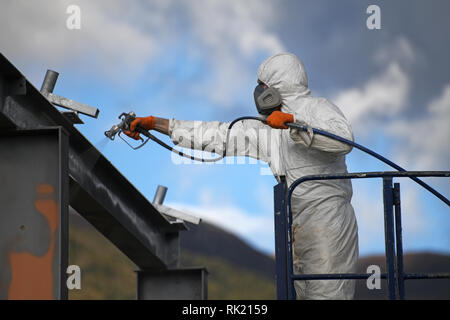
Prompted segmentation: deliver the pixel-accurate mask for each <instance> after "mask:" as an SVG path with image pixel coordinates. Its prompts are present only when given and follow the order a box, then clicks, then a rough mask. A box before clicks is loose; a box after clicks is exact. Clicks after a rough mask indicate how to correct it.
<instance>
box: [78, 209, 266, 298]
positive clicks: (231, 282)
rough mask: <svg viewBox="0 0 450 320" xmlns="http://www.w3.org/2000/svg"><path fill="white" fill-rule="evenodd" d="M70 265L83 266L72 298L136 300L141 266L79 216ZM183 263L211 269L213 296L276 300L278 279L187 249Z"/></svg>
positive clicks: (211, 291)
mask: <svg viewBox="0 0 450 320" xmlns="http://www.w3.org/2000/svg"><path fill="white" fill-rule="evenodd" d="M70 219H71V221H70V222H71V223H70V232H69V235H70V240H69V264H76V265H78V266H80V268H81V290H71V291H69V299H89V300H90V299H135V298H136V277H135V273H134V271H135V270H137V267H136V266H135V265H134V264H133V263H132V262H131V261H130V260H129V259H128V258H127V257H126V256H125V255H123V254H122V253H121V252H120V251H119V250H118V249H116V248H115V247H114V246H113V245H112V244H111V243H109V241H108V240H106V239H105V238H104V237H103V236H102V235H101V234H100V233H98V232H97V231H96V230H95V229H94V228H93V227H91V226H90V225H89V224H88V223H87V222H85V221H84V220H82V218H80V217H78V216H74V215H71V217H70ZM181 261H182V265H183V266H205V267H206V268H207V269H208V272H209V275H208V298H209V299H274V298H275V282H274V281H273V280H272V279H269V278H267V277H264V276H260V275H259V274H255V273H254V272H252V271H250V270H248V269H245V268H242V267H238V266H236V265H233V264H232V263H230V262H228V261H226V260H225V259H221V258H217V257H211V256H208V255H203V254H198V253H193V252H190V251H189V252H188V251H184V252H182V257H181Z"/></svg>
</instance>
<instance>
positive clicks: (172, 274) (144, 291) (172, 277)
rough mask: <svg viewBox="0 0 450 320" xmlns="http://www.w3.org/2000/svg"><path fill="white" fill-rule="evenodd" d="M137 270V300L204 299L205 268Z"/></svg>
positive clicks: (205, 286)
mask: <svg viewBox="0 0 450 320" xmlns="http://www.w3.org/2000/svg"><path fill="white" fill-rule="evenodd" d="M136 272H137V279H138V282H137V299H138V300H154V299H157V300H206V299H207V288H208V285H207V276H208V272H207V271H206V269H205V268H187V269H174V270H162V271H147V270H141V271H136Z"/></svg>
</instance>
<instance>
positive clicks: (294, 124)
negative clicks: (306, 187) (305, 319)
mask: <svg viewBox="0 0 450 320" xmlns="http://www.w3.org/2000/svg"><path fill="white" fill-rule="evenodd" d="M242 120H257V121H261V122H263V123H266V121H265V120H264V119H262V118H259V117H252V116H245V117H239V118H237V119H235V120H233V121H232V122H230V125H229V126H228V130H227V137H226V140H225V147H224V150H223V153H222V155H221V156H219V157H218V158H213V159H204V158H197V157H194V156H190V155H187V154H185V153H183V152H181V151H179V150H176V149H175V148H173V147H171V146H169V145H167V144H166V143H164V142H163V141H161V140H160V139H158V138H157V137H155V136H154V135H152V134H151V133H150V132H148V131H147V130H144V129H141V128H136V131H139V132H140V133H142V134H143V135H145V136H146V137H148V138H150V139H152V140H153V141H155V142H156V143H158V144H159V145H160V146H162V147H164V148H166V149H168V150H170V151H172V152H175V153H176V154H178V155H179V156H182V157H185V158H188V159H191V160H194V161H200V162H216V161H219V160H222V159H223V158H224V157H225V156H226V145H228V140H229V136H230V131H231V128H232V127H233V126H234V124H235V123H236V122H239V121H242ZM286 125H287V126H288V127H290V128H294V129H298V130H302V131H307V130H308V128H307V127H306V126H304V125H299V124H296V123H287V124H286ZM312 131H313V133H315V134H320V135H323V136H325V137H328V138H330V139H334V140H337V141H340V142H342V143H345V144H347V145H350V146H352V147H355V148H357V149H359V150H361V151H363V152H365V153H367V154H369V155H371V156H373V157H375V158H377V159H378V160H380V161H382V162H384V163H386V164H387V165H389V166H391V167H393V168H394V169H396V170H398V171H400V172H406V170H405V169H403V168H402V167H400V166H399V165H397V164H396V163H394V162H392V161H390V160H389V159H387V158H385V157H383V156H382V155H380V154H378V153H376V152H375V151H372V150H370V149H368V148H366V147H364V146H362V145H360V144H358V143H356V142H353V141H350V140H347V139H345V138H342V137H340V136H337V135H335V134H332V133H330V132H327V131H324V130H320V129H316V128H312ZM410 178H411V179H412V180H413V181H415V182H416V183H418V184H419V185H421V186H422V187H424V188H425V189H426V190H428V191H429V192H431V193H432V194H434V195H435V196H436V197H437V198H439V199H440V200H442V201H443V202H444V203H446V204H447V205H448V206H450V201H449V200H448V199H447V198H446V197H444V196H443V195H442V194H441V193H439V192H438V191H436V190H435V189H434V188H432V187H431V186H429V185H428V184H427V183H425V182H423V181H422V180H420V179H419V178H417V177H410Z"/></svg>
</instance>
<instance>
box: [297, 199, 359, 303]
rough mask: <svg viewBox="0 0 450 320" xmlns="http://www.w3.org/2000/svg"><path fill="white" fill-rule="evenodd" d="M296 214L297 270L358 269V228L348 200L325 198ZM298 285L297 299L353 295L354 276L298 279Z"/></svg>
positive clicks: (353, 270)
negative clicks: (332, 278) (325, 200)
mask: <svg viewBox="0 0 450 320" xmlns="http://www.w3.org/2000/svg"><path fill="white" fill-rule="evenodd" d="M293 207H295V206H293ZM294 216H295V219H294V224H293V240H294V250H293V252H294V272H295V273H299V274H302V273H303V274H318V273H354V272H356V262H357V259H358V232H357V224H356V218H355V215H354V212H353V208H352V206H351V204H350V203H349V202H348V201H345V200H341V199H337V200H332V201H327V202H323V203H321V204H318V205H315V206H310V207H308V208H304V209H303V210H302V212H300V213H298V214H296V215H294ZM295 289H296V292H297V299H353V297H354V292H355V280H310V281H296V282H295Z"/></svg>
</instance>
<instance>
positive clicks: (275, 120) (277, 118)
mask: <svg viewBox="0 0 450 320" xmlns="http://www.w3.org/2000/svg"><path fill="white" fill-rule="evenodd" d="M266 121H267V124H268V125H269V126H271V127H272V128H275V129H287V128H288V126H287V125H286V122H294V116H293V115H292V114H290V113H284V112H281V111H278V110H277V111H274V112H272V113H271V114H270V116H268V117H267V119H266Z"/></svg>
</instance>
